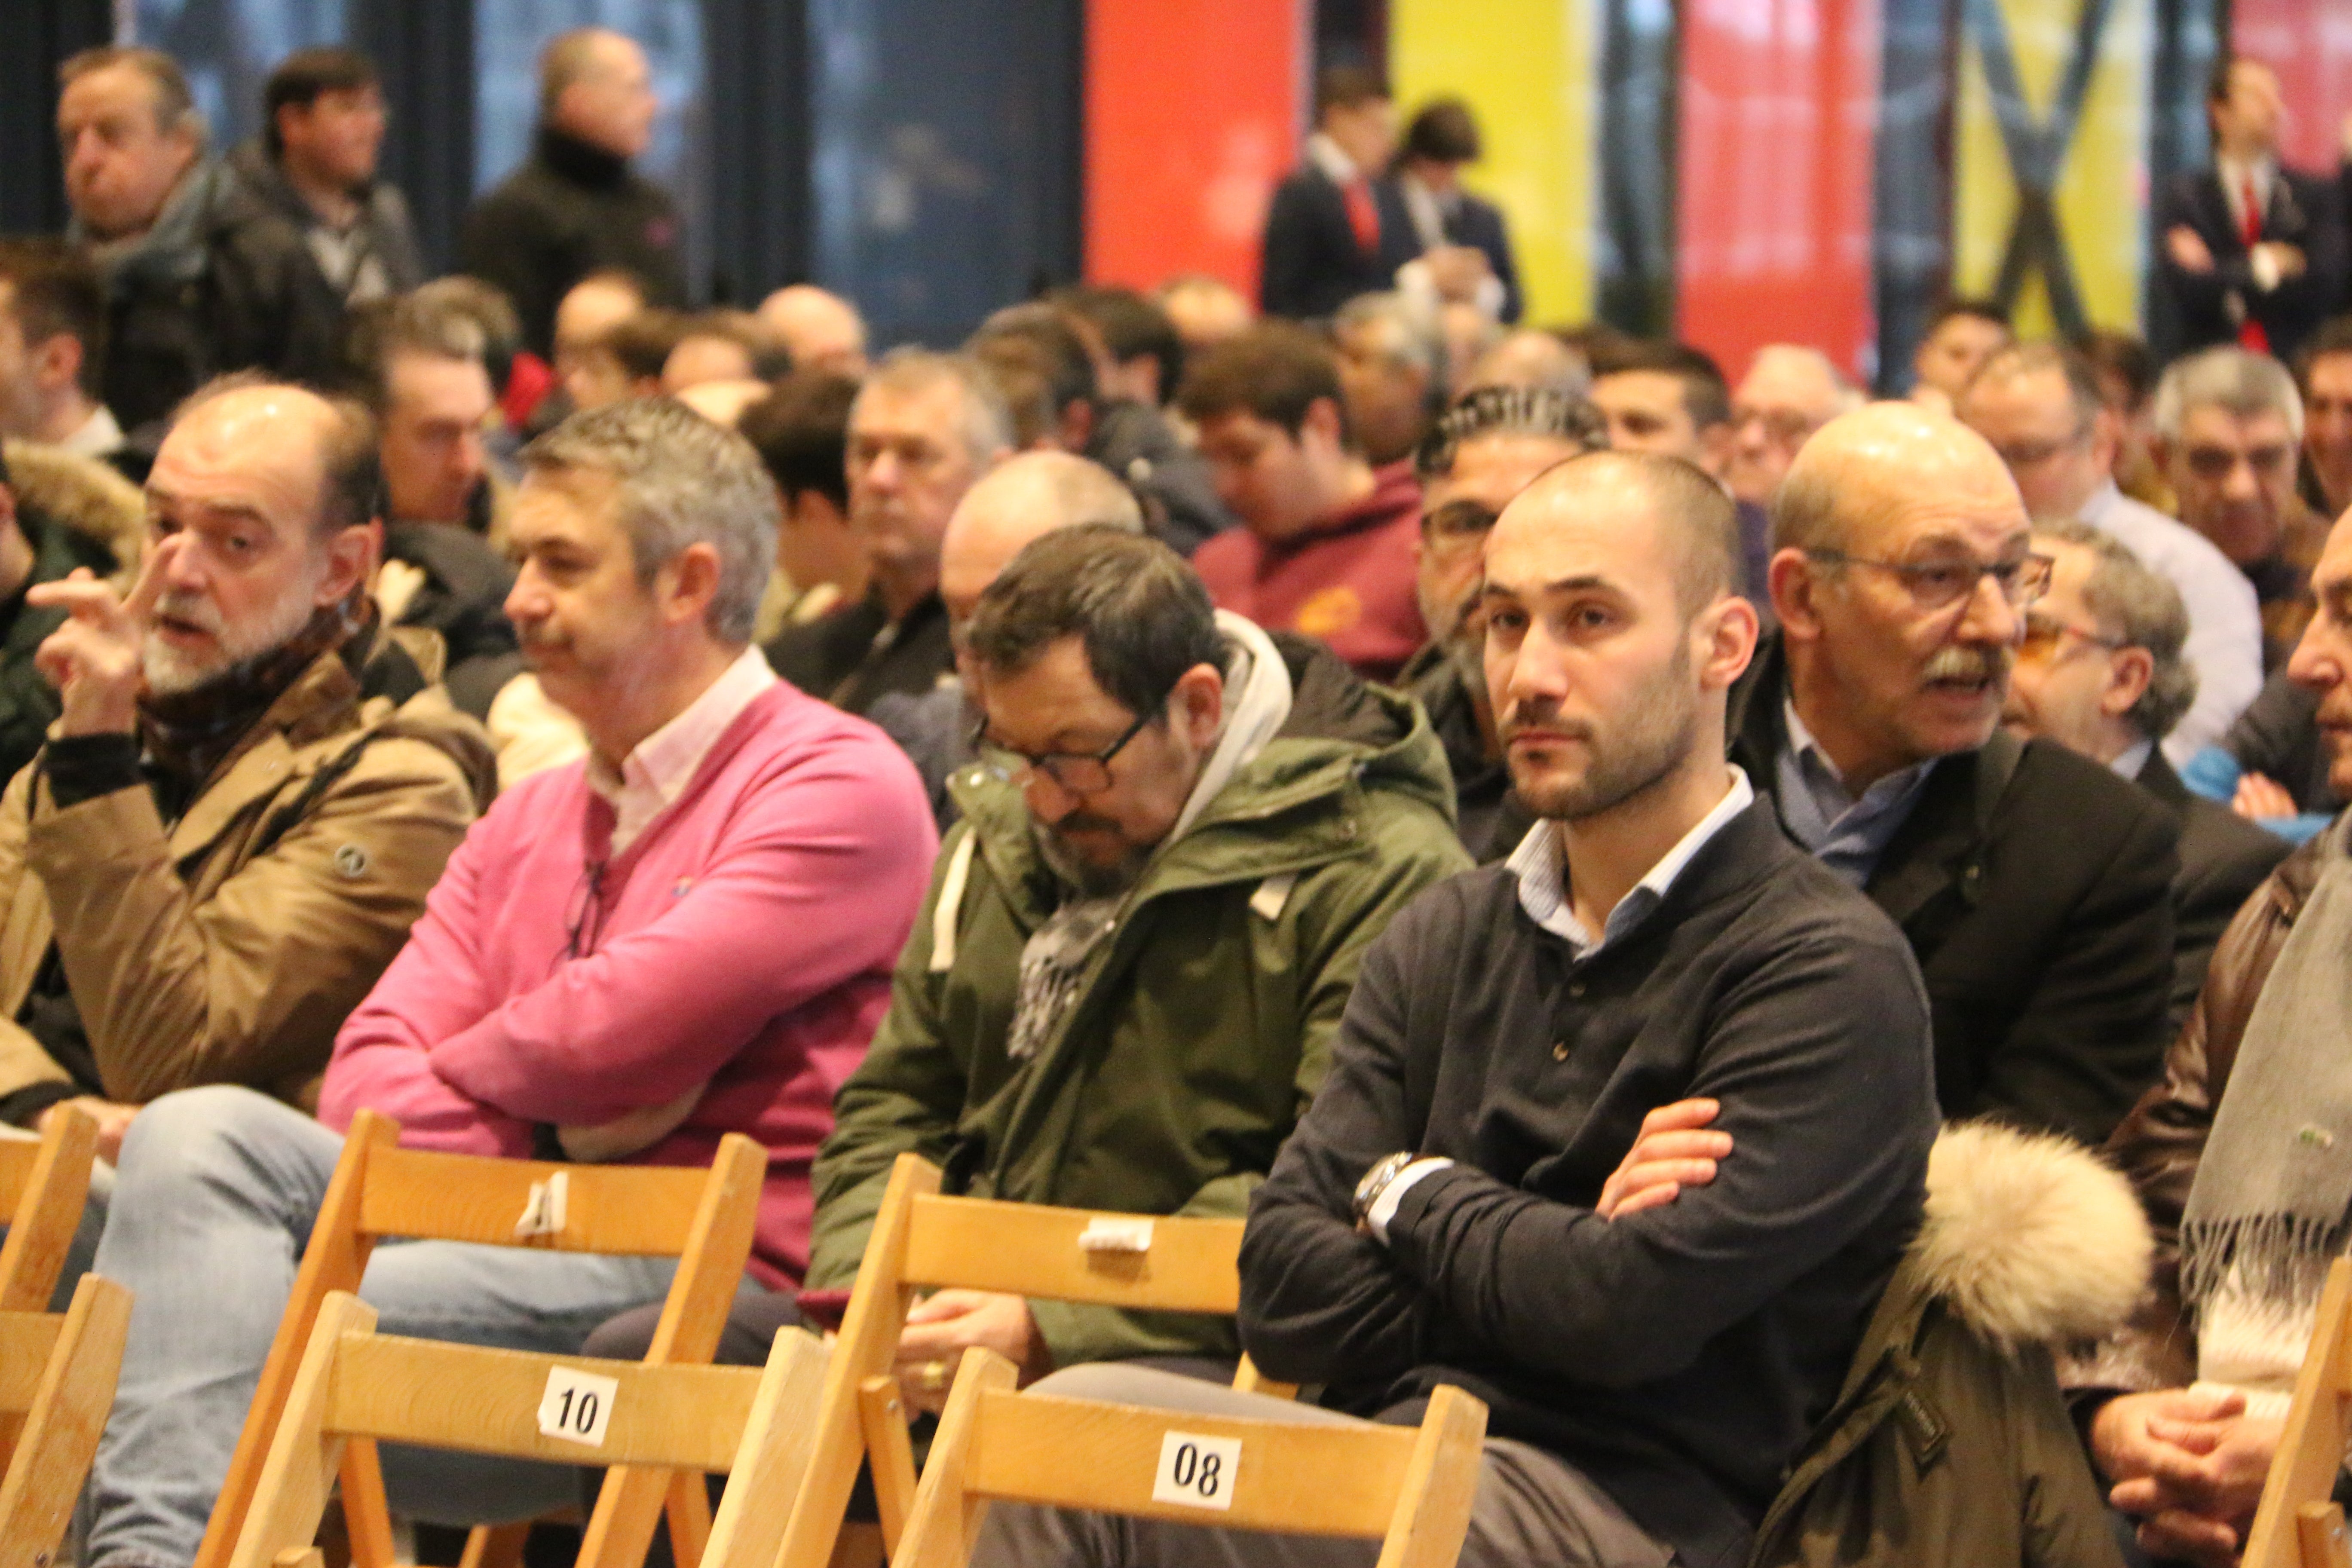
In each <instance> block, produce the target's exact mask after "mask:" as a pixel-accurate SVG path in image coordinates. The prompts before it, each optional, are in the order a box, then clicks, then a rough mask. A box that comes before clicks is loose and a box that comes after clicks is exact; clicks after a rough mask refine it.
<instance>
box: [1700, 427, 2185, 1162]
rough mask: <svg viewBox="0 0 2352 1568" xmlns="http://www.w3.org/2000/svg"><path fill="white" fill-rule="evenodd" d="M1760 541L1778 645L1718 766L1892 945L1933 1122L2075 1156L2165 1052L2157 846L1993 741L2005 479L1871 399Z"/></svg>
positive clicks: (2106, 794) (2010, 651) (2159, 808)
mask: <svg viewBox="0 0 2352 1568" xmlns="http://www.w3.org/2000/svg"><path fill="white" fill-rule="evenodd" d="M1772 539H1773V544H1774V546H1775V550H1776V553H1775V554H1774V555H1773V557H1772V603H1773V606H1774V608H1775V609H1776V610H1777V611H1778V612H1779V614H1780V631H1779V632H1778V633H1777V634H1775V635H1774V637H1771V638H1769V639H1767V641H1766V642H1765V644H1764V646H1763V647H1762V649H1761V650H1759V653H1758V655H1757V658H1756V662H1755V664H1754V666H1753V667H1751V668H1749V670H1748V674H1747V675H1746V676H1745V677H1744V678H1743V679H1742V680H1741V682H1740V685H1739V688H1738V690H1736V691H1734V692H1733V693H1732V704H1731V714H1732V718H1731V722H1732V731H1733V734H1732V755H1733V756H1734V757H1735V758H1736V759H1737V760H1738V763H1739V765H1740V766H1742V767H1744V768H1746V769H1747V770H1748V776H1749V777H1750V778H1752V779H1754V780H1755V781H1756V784H1757V787H1758V788H1759V789H1760V790H1762V791H1764V792H1765V793H1766V794H1768V795H1770V796H1771V797H1772V804H1773V805H1774V806H1775V807H1776V809H1777V810H1778V811H1779V814H1780V822H1781V824H1782V826H1784V827H1786V828H1787V830H1788V832H1789V834H1790V837H1793V838H1794V839H1796V841H1797V842H1798V843H1799V844H1801V845H1803V846H1804V847H1806V848H1808V849H1811V851H1812V852H1813V853H1814V854H1815V855H1817V856H1819V857H1820V858H1821V859H1822V862H1823V863H1824V864H1826V865H1827V866H1828V867H1829V868H1830V869H1832V871H1835V872H1836V873H1837V874H1838V875H1839V876H1841V877H1843V878H1844V879H1845V880H1846V881H1848V882H1849V883H1851V884H1853V886H1855V887H1857V888H1860V889H1863V890H1864V892H1866V893H1868V894H1869V895H1870V897H1871V899H1872V900H1873V901H1874V902H1875V903H1876V904H1877V905H1878V907H1879V908H1881V909H1882V910H1885V911H1886V913H1887V914H1888V916H1889V917H1891V918H1892V919H1893V920H1894V921H1895V923H1896V924H1898V925H1900V926H1901V927H1902V928H1903V932H1904V934H1905V935H1906V936H1907V937H1909V938H1910V940H1911V950H1912V952H1914V953H1915V954H1916V956H1917V957H1918V960H1919V967H1920V969H1921V970H1922V971H1923V972H1924V973H1925V974H1926V976H1927V996H1928V999H1929V1001H1930V1003H1931V1004H1932V1005H1933V1007H1934V1011H1935V1023H1936V1091H1937V1099H1938V1100H1939V1101H1940V1102H1941V1104H1942V1106H1943V1111H1944V1114H1945V1115H1946V1116H1948V1117H1955V1118H1957V1117H1966V1116H1979V1115H1984V1114H1988V1113H1990V1114H1994V1115H1999V1116H2001V1117H2003V1118H2006V1119H2008V1120H2011V1121H2018V1122H2022V1123H2024V1124H2026V1125H2029V1126H2037V1127H2048V1128H2053V1129H2055V1130H2057V1131H2063V1132H2068V1133H2072V1134H2073V1135H2074V1136H2075V1137H2076V1138H2079V1139H2082V1140H2084V1142H2097V1141H2098V1140H2100V1139H2103V1138H2105V1136H2106V1135H2107V1134H2108V1133H2109V1132H2110V1131H2113V1130H2114V1128H2115V1124H2116V1122H2117V1121H2121V1120H2122V1119H2123V1114H2124V1112H2125V1111H2126V1110H2129V1109H2131V1104H2132V1101H2133V1100H2137V1098H2138V1097H2139V1094H2140V1091H2141V1090H2142V1089H2146V1088H2147V1085H2148V1083H2149V1082H2150V1081H2151V1080H2152V1079H2154V1078H2155V1077H2156V1070H2157V1067H2158V1063H2159V1061H2160V1060H2161V1059H2162V1058H2163V1055H2164V1019H2165V998H2166V996H2167V994H2168V991H2169V990H2170V987H2171V983H2172V907H2171V900H2170V899H2169V897H2168V891H2169V889H2170V888H2171V886H2172V879H2173V876H2174V873H2175V872H2176V871H2177V870H2178V868H2179V862H2178V860H2177V859H2176V858H2175V857H2174V853H2173V844H2174V840H2175V838H2176V837H2178V831H2179V830H2178V829H2177V828H2176V827H2175V826H2174V825H2173V818H2172V814H2171V813H2170V812H2169V811H2168V810H2166V809H2165V807H2164V806H2163V805H2161V804H2160V803H2158V801H2156V800H2154V799H2151V798H2150V797H2149V796H2148V795H2147V794H2146V793H2145V792H2143V791H2141V790H2138V789H2135V788H2134V787H2133V786H2132V785H2130V784H2126V782H2125V781H2123V780H2122V779H2119V778H2117V777H2116V775H2115V774H2114V773H2110V772H2108V771H2107V770H2106V769H2105V768H2104V767H2101V766H2100V765H2099V764H2098V763H2094V762H2092V761H2090V760H2088V759H2087V758H2084V757H2078V756H2076V755H2075V754H2074V752H2070V751H2068V750H2067V749H2066V748H2065V747H2063V746H2060V745H2055V744H2053V743H2052V742H2047V741H2027V742H2019V741H2018V740H2017V738H2016V737H2015V736H2012V735H2011V734H2009V733H2007V732H2006V731H2002V730H2001V729H2000V713H2001V703H2002V701H2003V700H2004V699H2005V697H2006V695H2007V693H2008V689H2009V673H2010V667H2011V664H2012V663H2014V662H2015V659H2016V650H2017V644H2018V642H2019V639H2020V638H2021V637H2023V636H2024V632H2025V623H2024V619H2023V616H2022V615H2021V611H2022V610H2023V609H2024V608H2025V606H2026V605H2029V604H2031V603H2032V599H2033V596H2034V595H2036V594H2038V593H2040V592H2041V590H2042V587H2043V585H2044V584H2046V583H2047V582H2048V578H2049V562H2048V560H2047V558H2045V557H2042V556H2037V555H2034V554H2032V552H2031V550H2030V548H2029V546H2030V543H2031V530H2030V529H2029V528H2028V527H2027V524H2026V518H2025V508H2024V506H2023V504H2022V503H2021V501H2020V500H2019V499H2018V493H2017V486H2016V484H2015V483H2014V482H2012V481H2011V479H2010V477H2009V470H2008V469H2007V468H2003V467H2002V466H2001V461H2000V457H1999V455H1998V454H1996V453H1995V452H1994V451H1993V449H1992V448H1991V447H1989V446H1987V445H1986V444H1985V442H1984V440H1983V438H1982V437H1979V436H1978V435H1977V434H1976V433H1975V432H1973V431H1971V430H1969V428H1968V427H1967V426H1964V425H1961V424H1959V423H1958V421H1957V420H1953V419H1950V418H1948V417H1946V416H1942V415H1938V414H1931V413H1929V412H1928V411H1927V410H1926V409H1923V408H1920V407H1918V406H1917V405H1913V404H1903V403H1886V404H1878V405H1873V406H1871V407H1868V408H1864V409H1861V410H1858V411H1856V412H1855V413H1853V414H1849V415H1845V416H1842V417H1841V418H1839V419H1837V420H1835V421H1833V422H1832V423H1831V424H1829V425H1827V426H1824V427H1823V428H1822V430H1821V431H1820V432H1819V433H1818V434H1816V435H1815V436H1813V437H1812V438H1811V440H1809V441H1808V442H1807V443H1806V444H1805V447H1804V450H1803V451H1802V452H1801V453H1800V454H1798V457H1797V459H1796V461H1795V463H1794V464H1793V465H1792V466H1791V467H1790V469H1789V473H1788V477H1787V478H1786V479H1783V480H1782V481H1781V484H1780V489H1778V490H1777V491H1776V492H1775V493H1774V496H1773V500H1772Z"/></svg>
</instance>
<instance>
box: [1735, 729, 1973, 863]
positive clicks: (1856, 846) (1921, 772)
mask: <svg viewBox="0 0 2352 1568" xmlns="http://www.w3.org/2000/svg"><path fill="white" fill-rule="evenodd" d="M1780 721H1781V723H1782V724H1783V725H1784V726H1785V727H1786V729H1787V731H1788V739H1787V740H1786V741H1785V742H1782V744H1781V747H1780V755H1779V756H1777V757H1775V758H1774V759H1773V760H1772V766H1773V773H1774V776H1775V778H1776V780H1777V781H1778V783H1779V784H1780V820H1781V821H1782V822H1783V823H1785V824H1787V825H1788V828H1789V832H1790V834H1791V835H1792V836H1794V837H1795V838H1796V840H1797V842H1798V843H1800V844H1801V845H1803V846H1804V847H1806V848H1807V849H1809V850H1811V851H1812V854H1813V858H1815V859H1817V860H1819V861H1820V862H1821V863H1822V865H1824V866H1827V867H1828V868H1830V869H1831V870H1832V871H1834V872H1836V873H1837V874H1838V875H1839V877H1841V878H1843V879H1844V880H1845V881H1846V882H1848V883H1850V884H1851V885H1853V887H1856V888H1860V887H1864V886H1867V885H1868V883H1869V881H1870V874H1871V873H1872V872H1873V871H1874V870H1876V869H1877V868H1878V858H1879V857H1880V856H1881V855H1884V854H1885V853H1886V847H1887V845H1889V844H1891V843H1893V842H1894V839H1895V834H1897V833H1898V832H1900V831H1902V828H1903V825H1904V824H1905V823H1906V822H1908V821H1909V820H1910V819H1911V808H1912V807H1913V806H1915V805H1918V804H1919V792H1920V791H1921V790H1922V789H1924V788H1926V787H1927V775H1928V774H1929V773H1933V772H1935V769H1936V763H1937V762H1938V761H1939V760H1940V759H1939V758H1936V757H1930V758H1928V759H1927V761H1926V762H1924V763H1912V764H1911V765H1910V766H1909V767H1907V768H1903V769H1900V770H1898V771H1896V772H1895V773H1888V774H1887V775H1886V776H1885V778H1883V779H1880V780H1878V781H1877V782H1876V783H1874V784H1872V785H1871V786H1870V787H1869V788H1867V789H1865V790H1864V791H1863V792H1862V794H1861V795H1859V796H1856V795H1854V794H1853V791H1851V790H1849V789H1847V788H1846V785H1845V776H1844V775H1843V773H1839V772H1838V769H1837V764H1836V763H1832V762H1831V761H1830V758H1829V753H1828V752H1824V751H1822V747H1821V742H1818V741H1816V740H1814V739H1813V732H1812V731H1811V730H1808V729H1806V728H1805V721H1803V720H1802V719H1800V718H1798V717H1797V705H1796V704H1795V703H1793V702H1790V701H1789V700H1787V699H1785V698H1784V699H1782V700H1781V703H1780Z"/></svg>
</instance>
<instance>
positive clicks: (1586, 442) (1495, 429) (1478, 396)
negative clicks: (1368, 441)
mask: <svg viewBox="0 0 2352 1568" xmlns="http://www.w3.org/2000/svg"><path fill="white" fill-rule="evenodd" d="M1482 436H1548V437H1553V438H1555V439H1558V440H1561V441H1570V442H1573V443H1575V444H1576V445H1577V446H1579V447H1582V448H1583V449H1584V450H1585V451H1587V452H1597V451H1599V450H1601V448H1602V447H1606V446H1608V445H1609V426H1608V424H1607V423H1606V422H1605V421H1604V420H1603V419H1602V418H1601V411H1600V410H1599V409H1597V408H1595V407H1593V406H1592V405H1591V404H1590V403H1587V402H1586V401H1585V400H1584V399H1583V398H1581V397H1578V396H1575V395H1572V394H1570V393H1566V392H1561V391H1559V390H1558V389H1557V388H1554V387H1549V386H1481V387H1475V388H1474V389H1472V390H1471V391H1468V392H1465V393H1464V394H1463V395H1461V396H1460V397H1459V398H1457V399H1456V400H1455V401H1454V406H1453V407H1451V408H1449V409H1447V410H1446V411H1445V412H1444V414H1443V415H1441V416H1439V417H1438V421H1437V423H1436V424H1435V425H1433V426H1431V427H1430V431H1429V434H1428V435H1426V436H1424V437H1422V438H1421V445H1420V446H1419V447H1416V448H1414V450H1413V468H1414V470H1415V471H1416V472H1417V473H1419V474H1420V476H1421V478H1422V479H1423V482H1424V483H1425V482H1427V481H1428V480H1430V479H1441V478H1443V477H1444V476H1445V475H1446V474H1448V473H1451V472H1452V471H1453V468H1454V454H1455V453H1457V452H1459V451H1460V450H1461V449H1462V444H1463V443H1464V442H1465V441H1475V440H1477V439H1478V438H1479V437H1482Z"/></svg>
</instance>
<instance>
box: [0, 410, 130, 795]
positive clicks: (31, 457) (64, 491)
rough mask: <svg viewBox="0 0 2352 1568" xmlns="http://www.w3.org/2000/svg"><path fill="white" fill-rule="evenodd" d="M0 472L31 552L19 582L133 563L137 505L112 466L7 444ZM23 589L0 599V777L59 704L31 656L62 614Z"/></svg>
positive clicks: (21, 761) (106, 572)
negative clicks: (44, 606)
mask: <svg viewBox="0 0 2352 1568" xmlns="http://www.w3.org/2000/svg"><path fill="white" fill-rule="evenodd" d="M6 474H7V479H6V484H7V489H8V490H9V492H10V493H11V494H13V495H14V496H15V497H16V527H17V530H18V531H20V532H22V533H23V534H24V536H25V542H26V543H27V544H29V545H31V546H32V549H33V569H32V571H31V572H30V573H29V574H27V575H26V578H25V582H24V585H23V588H29V587H31V586H33V585H34V584H37V583H54V582H56V581H58V579H59V578H61V577H65V576H67V575H68V574H71V573H72V572H74V571H75V570H76V569H77V568H79V567H84V566H86V567H88V568H89V570H90V571H91V572H93V573H95V574H98V575H99V576H100V577H113V576H115V575H116V574H118V572H120V571H121V569H122V568H124V567H125V566H128V565H135V564H136V563H137V562H138V560H139V540H140V537H141V536H142V534H143V533H144V532H145V531H146V527H147V515H146V513H147V508H146V503H145V501H144V500H142V499H141V497H140V494H139V492H138V490H137V489H134V488H132V486H131V483H130V481H129V480H127V479H123V477H122V476H121V475H120V474H118V473H116V472H115V471H114V470H113V469H112V468H109V467H107V466H106V465H105V464H104V463H102V462H100V461H99V460H98V459H97V458H79V457H76V456H75V455H74V454H73V453H71V452H68V451H65V450H64V449H62V448H60V447H47V446H40V445H37V444H34V443H31V442H24V441H11V442H9V443H8V444H7V466H6ZM118 551H120V552H121V554H119V555H118V554H117V552H118ZM23 588H20V589H19V590H18V591H17V592H16V594H15V595H12V596H10V597H9V599H8V600H7V602H6V603H5V604H0V779H5V778H14V777H15V776H16V772H17V770H18V769H20V768H22V767H23V766H24V765H25V764H26V763H29V762H31V761H32V760H33V755H34V753H35V752H38V751H39V750H40V749H41V742H42V741H43V739H44V738H46V737H47V734H48V731H49V726H50V725H51V724H52V723H54V722H56V721H57V717H58V713H59V712H60V711H61V710H63V706H64V704H63V703H62V701H61V700H60V699H59V698H58V689H57V687H56V685H55V684H53V683H52V682H51V681H50V679H49V678H48V677H47V676H46V675H43V674H42V673H41V672H40V670H39V669H38V668H36V667H35V665H34V663H33V658H34V656H35V655H36V654H37V653H38V652H39V651H40V647H41V644H42V643H43V642H44V641H46V640H47V638H48V636H49V634H50V633H51V632H53V631H56V630H57V629H58V626H62V625H64V624H65V618H66V613H65V611H63V610H61V609H57V608H54V607H53V608H49V609H41V608H37V607H36V606H34V605H28V604H26V602H25V598H24V592H23Z"/></svg>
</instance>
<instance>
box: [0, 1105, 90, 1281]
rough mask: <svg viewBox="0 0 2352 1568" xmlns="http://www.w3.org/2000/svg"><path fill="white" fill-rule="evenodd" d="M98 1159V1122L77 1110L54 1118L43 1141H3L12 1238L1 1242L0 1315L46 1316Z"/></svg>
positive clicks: (62, 1109)
mask: <svg viewBox="0 0 2352 1568" xmlns="http://www.w3.org/2000/svg"><path fill="white" fill-rule="evenodd" d="M97 1155H98V1121H97V1119H96V1118H94V1117H92V1116H91V1115H90V1113H89V1111H87V1110H83V1109H81V1107H79V1106H78V1105H73V1104H64V1105H60V1106H58V1107H57V1108H56V1109H55V1110H51V1111H50V1112H49V1113H48V1116H47V1120H46V1121H45V1123H44V1125H43V1127H42V1130H41V1136H40V1138H39V1139H38V1140H37V1141H35V1140H32V1139H21V1138H10V1139H6V1140H5V1141H0V1215H7V1216H8V1218H7V1225H8V1238H7V1240H6V1241H5V1242H0V1312H40V1311H46V1310H47V1309H48V1305H49V1298H50V1296H51V1295H52V1294H53V1293H54V1292H55V1291H56V1289H57V1288H58V1271H59V1270H60V1269H62V1268H64V1267H65V1261H66V1249H67V1248H68V1247H70V1246H71V1245H72V1244H73V1238H74V1230H75V1228H76V1227H77V1226H79V1225H80V1224H81V1211H82V1205H83V1204H84V1203H85V1202H87V1201H88V1199H89V1167H90V1162H91V1161H92V1160H94V1159H96V1158H97Z"/></svg>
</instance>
